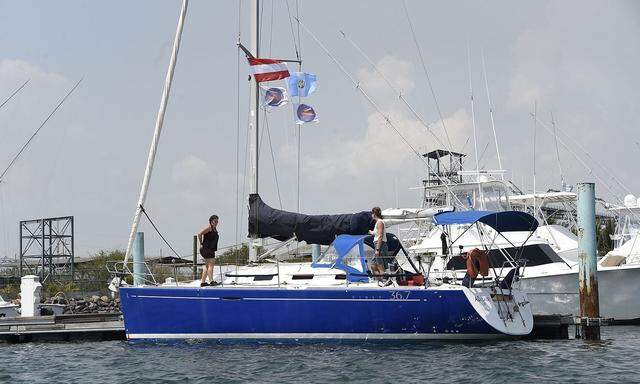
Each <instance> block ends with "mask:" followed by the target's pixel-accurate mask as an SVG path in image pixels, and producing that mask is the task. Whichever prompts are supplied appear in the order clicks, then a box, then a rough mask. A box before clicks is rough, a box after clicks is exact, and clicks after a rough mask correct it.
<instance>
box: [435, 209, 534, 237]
mask: <svg viewBox="0 0 640 384" xmlns="http://www.w3.org/2000/svg"><path fill="white" fill-rule="evenodd" d="M433 222H434V223H435V224H437V225H451V224H473V223H475V222H481V223H483V224H486V225H488V226H490V227H491V228H493V229H495V230H496V231H498V232H520V231H528V232H533V231H535V230H536V228H538V220H536V218H535V217H533V216H531V215H530V214H528V213H525V212H520V211H504V212H493V211H460V212H456V211H454V212H441V213H438V214H435V215H434V216H433Z"/></svg>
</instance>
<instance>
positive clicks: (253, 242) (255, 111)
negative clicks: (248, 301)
mask: <svg viewBox="0 0 640 384" xmlns="http://www.w3.org/2000/svg"><path fill="white" fill-rule="evenodd" d="M250 9H251V38H250V39H251V42H250V46H249V49H250V51H251V54H252V55H253V56H254V57H260V0H251V7H250ZM259 96H260V93H259V92H258V82H256V79H255V76H252V77H251V105H250V107H249V111H250V112H249V114H250V116H249V135H250V142H251V145H250V150H251V176H250V179H251V180H250V183H249V184H250V192H251V193H258V155H259V152H260V146H259V137H260V136H259V134H258V122H259V108H258V105H259V104H258V97H259ZM257 245H258V243H257V239H255V238H251V239H250V240H249V261H257V260H258V255H257V248H256V247H257Z"/></svg>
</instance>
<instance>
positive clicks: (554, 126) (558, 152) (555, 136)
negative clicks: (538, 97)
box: [550, 112, 565, 192]
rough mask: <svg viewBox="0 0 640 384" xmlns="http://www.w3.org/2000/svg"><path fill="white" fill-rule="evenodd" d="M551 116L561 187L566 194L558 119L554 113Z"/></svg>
mask: <svg viewBox="0 0 640 384" xmlns="http://www.w3.org/2000/svg"><path fill="white" fill-rule="evenodd" d="M550 114H551V125H552V126H553V138H554V139H555V144H556V159H557V161H558V169H559V171H560V185H561V186H562V190H563V192H564V188H565V182H564V173H563V172H562V163H561V161H560V150H559V149H558V132H557V128H556V119H555V117H554V116H553V112H550Z"/></svg>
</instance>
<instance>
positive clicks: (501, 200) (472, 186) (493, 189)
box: [427, 181, 511, 212]
mask: <svg viewBox="0 0 640 384" xmlns="http://www.w3.org/2000/svg"><path fill="white" fill-rule="evenodd" d="M427 190H428V191H429V192H430V193H438V194H440V193H442V194H446V199H445V203H446V204H447V205H452V206H455V207H456V208H457V209H475V210H487V211H498V212H499V211H508V210H510V209H511V206H510V205H509V192H508V188H507V186H506V185H505V184H504V183H503V182H501V181H485V182H477V183H460V184H450V185H447V186H446V187H445V186H442V185H439V186H433V187H429V188H427Z"/></svg>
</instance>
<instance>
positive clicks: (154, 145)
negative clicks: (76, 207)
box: [124, 0, 189, 265]
mask: <svg viewBox="0 0 640 384" xmlns="http://www.w3.org/2000/svg"><path fill="white" fill-rule="evenodd" d="M188 5H189V0H182V9H181V11H180V17H179V18H178V27H177V28H176V35H175V38H174V40H173V51H172V52H171V60H170V61H169V68H168V69H167V76H166V78H165V81H164V89H163V90H162V97H161V99H160V109H159V110H158V116H157V118H156V127H155V130H154V132H153V140H152V141H151V147H150V148H149V157H148V158H147V167H146V168H145V171H144V179H143V181H142V187H141V188H140V197H139V199H138V205H137V206H136V213H135V215H134V216H133V223H132V224H131V233H130V234H129V241H128V242H127V250H126V252H125V254H124V264H125V265H126V264H127V261H128V260H129V257H130V256H131V248H132V247H133V239H134V238H135V236H136V232H137V231H138V225H139V224H140V215H141V214H142V210H143V207H144V204H145V201H146V199H147V191H148V190H149V182H150V181H151V173H152V172H153V164H154V162H155V160H156V152H157V150H158V143H159V141H160V133H162V126H163V124H164V114H165V111H166V109H167V102H168V101H169V93H170V92H171V83H172V82H173V72H174V70H175V67H176V61H177V60H178V51H179V50H180V39H181V38H182V29H183V26H184V19H185V16H186V15H187V6H188Z"/></svg>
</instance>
